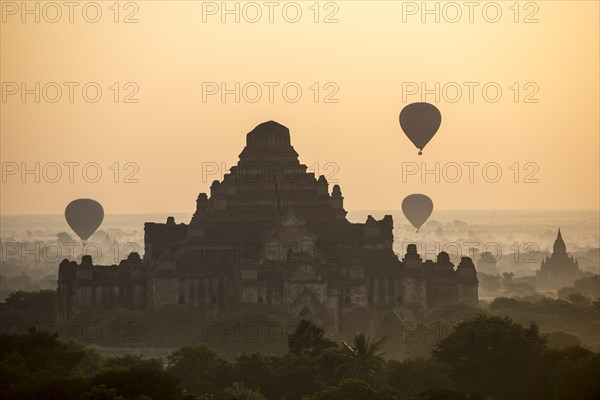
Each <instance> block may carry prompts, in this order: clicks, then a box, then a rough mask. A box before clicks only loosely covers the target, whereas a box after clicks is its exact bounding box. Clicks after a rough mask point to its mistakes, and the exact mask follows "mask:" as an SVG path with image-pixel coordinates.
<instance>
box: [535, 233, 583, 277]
mask: <svg viewBox="0 0 600 400" xmlns="http://www.w3.org/2000/svg"><path fill="white" fill-rule="evenodd" d="M553 250H554V251H553V253H552V254H551V255H550V256H549V257H548V256H547V257H546V258H545V259H543V260H542V263H541V265H540V269H539V270H538V271H537V274H536V278H537V283H538V286H539V287H544V288H549V289H559V288H561V287H564V286H569V285H572V284H573V282H574V281H575V280H576V279H578V278H580V277H581V274H582V271H581V269H580V268H579V264H578V263H577V261H575V260H574V259H573V257H572V256H571V257H569V255H568V254H567V246H566V245H565V241H564V240H563V238H562V233H561V231H560V228H558V234H557V235H556V240H555V241H554V247H553Z"/></svg>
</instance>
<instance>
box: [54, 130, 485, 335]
mask: <svg viewBox="0 0 600 400" xmlns="http://www.w3.org/2000/svg"><path fill="white" fill-rule="evenodd" d="M307 169H308V167H307V166H306V165H304V164H301V163H300V162H299V160H298V153H297V152H296V151H295V150H294V148H293V147H292V145H291V143H290V133H289V130H288V129H287V128H286V127H285V126H283V125H280V124H278V123H277V122H274V121H268V122H265V123H262V124H260V125H258V126H257V127H256V128H254V129H253V130H252V131H251V132H250V133H248V134H247V136H246V146H245V147H244V149H243V150H242V152H241V154H240V155H239V162H238V164H237V165H236V166H234V167H232V168H231V169H230V171H229V173H227V174H225V175H224V177H223V180H222V181H218V180H215V181H214V182H212V185H211V186H210V196H209V195H207V194H206V193H200V195H199V196H198V198H197V200H196V211H195V213H194V214H193V216H192V218H191V221H190V222H189V224H185V223H176V221H175V220H174V219H173V217H169V218H168V219H167V221H166V223H154V222H149V223H146V224H145V227H144V230H145V238H144V243H145V254H144V256H143V259H142V258H141V257H140V255H139V254H137V253H131V254H130V255H129V256H128V258H127V259H126V260H123V261H121V262H120V263H119V265H113V266H95V265H92V260H91V257H90V256H84V257H83V259H82V261H81V263H80V264H77V263H76V262H75V261H68V260H63V261H62V262H61V263H60V267H59V279H58V298H59V314H60V316H59V317H60V319H61V320H67V319H69V318H71V317H72V316H73V315H74V314H75V313H77V312H78V311H80V310H84V309H88V308H105V309H108V308H113V307H126V308H137V309H145V308H151V307H159V306H163V305H169V304H182V305H191V306H194V307H198V308H200V309H202V310H203V311H204V312H205V315H206V317H207V318H208V319H211V318H217V317H218V316H219V315H220V314H221V313H222V312H224V311H225V310H228V309H232V308H235V307H239V306H240V305H243V304H269V305H272V306H278V307H283V308H285V309H287V310H288V311H289V312H291V313H293V314H294V315H298V316H300V317H304V318H308V319H312V320H314V321H316V322H319V323H322V324H329V326H334V327H335V328H336V329H337V330H339V331H344V330H345V329H346V328H348V329H351V327H350V325H351V324H352V323H356V322H357V321H359V320H364V319H367V320H368V319H369V318H370V317H372V316H374V315H377V313H381V312H384V311H387V310H399V311H406V310H408V309H409V307H407V306H409V305H410V304H411V303H416V304H419V305H421V306H427V307H435V306H438V305H441V304H445V303H451V302H458V301H460V302H466V303H472V304H477V302H478V280H477V273H476V270H475V266H474V264H473V262H472V261H471V259H470V258H469V257H462V259H461V261H460V264H459V265H458V266H457V267H456V268H455V267H454V265H453V264H452V263H451V262H450V258H449V256H448V254H447V253H445V252H442V253H440V254H439V255H438V256H437V260H436V261H435V262H434V261H432V260H427V261H423V260H422V259H421V257H420V256H419V254H418V253H417V247H416V245H414V244H410V245H408V246H407V251H406V254H405V255H404V257H403V258H402V260H400V259H399V258H398V256H397V255H396V254H395V253H394V251H393V250H392V245H393V240H394V238H393V233H392V232H393V220H392V217H391V216H390V215H386V216H385V217H384V218H382V219H381V220H375V219H374V218H373V217H372V216H368V218H367V220H366V221H365V222H364V223H351V222H349V221H348V220H347V218H346V214H347V212H346V211H345V209H344V197H343V195H342V190H341V188H340V186H339V185H334V186H333V188H332V190H331V192H330V191H329V184H328V182H327V180H326V178H325V177H324V176H322V175H321V176H319V177H318V178H317V177H316V176H315V174H314V173H310V172H307Z"/></svg>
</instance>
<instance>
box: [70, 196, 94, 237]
mask: <svg viewBox="0 0 600 400" xmlns="http://www.w3.org/2000/svg"><path fill="white" fill-rule="evenodd" d="M65 218H66V219H67V223H68V224H69V226H70V227H71V229H73V231H74V232H75V233H76V234H77V236H79V238H80V239H81V240H88V239H89V237H90V236H92V235H93V234H94V232H96V229H98V227H99V226H100V224H101V223H102V220H103V219H104V209H103V208H102V205H101V204H100V203H98V202H97V201H96V200H92V199H77V200H73V201H72V202H70V203H69V204H68V205H67V208H66V209H65Z"/></svg>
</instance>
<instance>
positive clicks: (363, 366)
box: [338, 333, 385, 381]
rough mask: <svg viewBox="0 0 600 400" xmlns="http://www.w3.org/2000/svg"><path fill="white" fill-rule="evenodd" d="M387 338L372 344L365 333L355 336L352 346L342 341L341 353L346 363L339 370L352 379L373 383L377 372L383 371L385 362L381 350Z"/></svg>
mask: <svg viewBox="0 0 600 400" xmlns="http://www.w3.org/2000/svg"><path fill="white" fill-rule="evenodd" d="M384 341H385V338H382V339H380V340H378V341H375V342H371V338H370V337H368V336H366V335H365V334H364V333H358V334H355V335H354V343H353V345H352V346H350V345H349V344H348V343H346V342H344V341H342V348H341V352H342V354H343V355H344V361H343V362H342V364H341V365H340V366H339V367H338V370H339V371H340V372H342V373H343V374H344V375H347V376H349V377H352V378H357V379H361V380H364V381H371V379H372V378H373V376H374V375H375V373H376V372H379V371H381V370H383V367H384V365H385V361H384V359H383V354H384V353H382V352H381V351H380V350H381V348H382V346H383V342H384Z"/></svg>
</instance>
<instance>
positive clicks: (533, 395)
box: [0, 300, 600, 400]
mask: <svg viewBox="0 0 600 400" xmlns="http://www.w3.org/2000/svg"><path fill="white" fill-rule="evenodd" d="M505 303H509V302H507V301H506V300H499V301H498V303H497V304H495V305H494V307H498V306H500V305H502V304H504V306H506V304H505ZM288 343H289V351H288V352H287V353H285V354H283V355H273V354H267V353H261V352H253V353H244V354H242V355H240V356H238V357H237V358H235V359H233V360H228V359H226V358H224V357H222V356H221V355H219V354H218V353H217V352H215V351H214V350H213V349H211V348H210V347H208V346H207V345H206V344H203V343H196V344H193V345H189V346H185V347H182V348H180V349H178V350H176V351H174V352H173V353H172V354H171V355H170V356H169V357H168V359H167V360H164V361H161V360H159V359H144V358H142V357H140V356H130V355H129V356H123V357H113V358H105V357H102V356H100V355H99V354H98V353H97V352H96V351H94V350H90V349H88V348H86V347H85V346H83V345H81V344H78V343H76V342H73V341H71V342H67V341H64V340H63V339H61V338H59V337H58V335H56V334H50V333H47V332H40V331H36V330H34V329H32V330H30V331H29V332H28V333H27V334H25V335H14V334H2V335H0V376H1V377H2V378H1V382H0V398H6V399H15V400H19V399H48V400H52V399H65V400H69V399H77V400H129V399H132V400H148V399H155V400H263V399H283V398H285V399H298V400H300V399H304V400H353V399H356V400H365V399H379V400H409V399H430V400H434V399H439V400H441V399H445V400H449V399H456V400H468V399H470V400H475V399H481V400H484V399H494V400H503V399H549V400H552V399H557V400H558V399H596V398H598V397H599V396H600V382H599V379H598V376H600V355H599V354H598V353H594V352H592V351H590V350H587V349H585V348H582V347H580V346H564V347H562V348H560V349H558V348H550V347H548V345H547V343H546V337H545V336H544V335H541V334H540V333H539V329H538V327H537V325H536V324H534V323H532V324H528V325H527V326H524V325H521V324H519V323H518V322H515V321H514V320H513V319H511V318H508V317H499V316H494V315H489V314H478V315H476V316H474V317H472V318H470V319H466V320H463V321H461V322H458V323H457V324H456V325H455V329H454V330H453V332H452V333H451V334H449V335H448V336H446V337H445V338H444V339H442V340H441V341H439V342H438V344H437V345H436V346H435V348H434V350H433V352H432V354H431V355H430V356H429V357H424V358H412V359H407V360H404V361H398V360H393V359H391V360H385V359H384V352H385V351H386V350H387V346H388V345H389V344H388V342H387V341H385V340H382V339H381V338H373V337H369V336H368V335H365V334H364V333H358V334H356V335H355V336H354V339H353V340H352V341H350V342H347V343H344V342H342V343H339V344H337V343H334V342H332V341H330V340H329V339H327V338H326V337H325V335H324V332H323V330H322V329H321V328H320V327H318V326H316V325H315V324H314V323H312V322H308V321H302V322H301V323H300V324H299V325H298V326H297V328H296V330H295V331H294V332H292V333H291V334H290V335H289V336H288Z"/></svg>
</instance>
